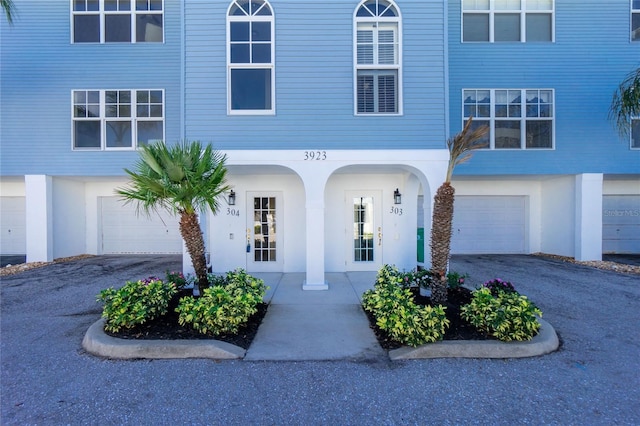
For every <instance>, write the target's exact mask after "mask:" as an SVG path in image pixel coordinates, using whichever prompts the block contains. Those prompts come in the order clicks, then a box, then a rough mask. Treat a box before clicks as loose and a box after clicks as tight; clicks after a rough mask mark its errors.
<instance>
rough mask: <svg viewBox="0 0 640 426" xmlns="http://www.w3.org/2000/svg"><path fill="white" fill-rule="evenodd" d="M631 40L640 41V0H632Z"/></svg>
mask: <svg viewBox="0 0 640 426" xmlns="http://www.w3.org/2000/svg"><path fill="white" fill-rule="evenodd" d="M631 41H640V0H631Z"/></svg>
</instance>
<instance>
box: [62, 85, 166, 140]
mask: <svg viewBox="0 0 640 426" xmlns="http://www.w3.org/2000/svg"><path fill="white" fill-rule="evenodd" d="M72 105H73V108H72V122H73V149H77V150H123V149H124V150H127V149H136V148H137V147H139V146H143V145H147V144H150V143H152V142H155V141H158V140H164V92H163V91H162V90H147V89H145V90H74V91H73V94H72Z"/></svg>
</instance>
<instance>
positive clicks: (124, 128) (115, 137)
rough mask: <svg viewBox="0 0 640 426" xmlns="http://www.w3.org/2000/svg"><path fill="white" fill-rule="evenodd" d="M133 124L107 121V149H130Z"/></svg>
mask: <svg viewBox="0 0 640 426" xmlns="http://www.w3.org/2000/svg"><path fill="white" fill-rule="evenodd" d="M132 146H133V145H132V144H131V122H130V121H107V148H130V147H132Z"/></svg>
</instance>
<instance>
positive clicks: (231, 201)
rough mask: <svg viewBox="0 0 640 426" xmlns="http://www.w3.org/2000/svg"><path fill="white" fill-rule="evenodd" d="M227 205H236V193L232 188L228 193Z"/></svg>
mask: <svg viewBox="0 0 640 426" xmlns="http://www.w3.org/2000/svg"><path fill="white" fill-rule="evenodd" d="M229 205H230V206H235V205H236V193H235V191H234V190H233V189H232V190H231V192H230V193H229Z"/></svg>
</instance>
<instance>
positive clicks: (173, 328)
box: [105, 290, 268, 349]
mask: <svg viewBox="0 0 640 426" xmlns="http://www.w3.org/2000/svg"><path fill="white" fill-rule="evenodd" d="M192 294H193V292H192V290H181V291H180V292H178V293H177V294H176V295H175V296H173V298H172V299H171V302H169V309H168V312H167V313H166V315H163V316H161V317H159V318H156V319H154V320H151V321H148V322H146V323H144V324H141V325H138V326H136V327H134V328H130V329H123V330H120V331H119V332H117V333H112V332H109V331H105V333H106V334H108V335H109V336H113V337H118V338H120V339H142V340H177V339H186V340H190V339H199V340H202V339H209V340H211V339H215V340H221V341H224V342H227V343H231V344H233V345H236V346H240V347H241V348H243V349H249V346H250V345H251V342H252V341H253V338H254V337H255V336H256V333H257V332H258V327H259V326H260V323H261V322H262V318H264V316H265V314H266V313H267V306H268V305H267V304H266V303H260V304H259V305H258V312H256V313H255V314H254V315H253V316H251V317H250V318H249V321H248V322H247V324H245V325H244V326H243V327H240V329H239V330H238V334H231V335H221V336H209V335H206V334H201V333H198V332H197V331H195V330H193V329H192V328H189V327H183V326H181V325H180V324H178V313H177V312H176V311H175V309H176V307H177V306H178V302H179V301H180V298H182V297H184V296H191V295H192Z"/></svg>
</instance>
